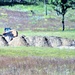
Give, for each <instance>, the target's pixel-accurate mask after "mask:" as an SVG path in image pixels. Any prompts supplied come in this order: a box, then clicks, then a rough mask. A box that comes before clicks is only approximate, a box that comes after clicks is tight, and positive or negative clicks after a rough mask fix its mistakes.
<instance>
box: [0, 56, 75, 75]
mask: <svg viewBox="0 0 75 75" xmlns="http://www.w3.org/2000/svg"><path fill="white" fill-rule="evenodd" d="M1 61H3V63H1ZM0 75H75V58H68V59H61V58H43V57H23V58H20V57H17V58H12V57H0Z"/></svg>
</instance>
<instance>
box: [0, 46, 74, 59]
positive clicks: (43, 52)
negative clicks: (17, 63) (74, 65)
mask: <svg viewBox="0 0 75 75" xmlns="http://www.w3.org/2000/svg"><path fill="white" fill-rule="evenodd" d="M0 56H20V57H24V56H41V57H61V58H67V57H75V50H69V49H58V48H48V47H47V48H46V47H44V48H42V47H14V48H13V47H1V48H0Z"/></svg>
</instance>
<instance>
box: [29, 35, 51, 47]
mask: <svg viewBox="0 0 75 75" xmlns="http://www.w3.org/2000/svg"><path fill="white" fill-rule="evenodd" d="M28 43H29V44H30V45H31V46H37V47H51V45H50V43H48V40H47V38H46V37H44V36H33V37H28Z"/></svg>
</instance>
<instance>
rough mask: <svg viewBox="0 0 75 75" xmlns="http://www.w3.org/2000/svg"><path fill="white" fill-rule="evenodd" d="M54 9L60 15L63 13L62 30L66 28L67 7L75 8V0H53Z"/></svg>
mask: <svg viewBox="0 0 75 75" xmlns="http://www.w3.org/2000/svg"><path fill="white" fill-rule="evenodd" d="M51 4H52V5H53V9H54V10H55V11H56V12H57V14H58V15H62V30H63V31H64V30H65V24H64V18H65V14H66V12H67V9H69V8H72V9H75V1H74V0H51Z"/></svg>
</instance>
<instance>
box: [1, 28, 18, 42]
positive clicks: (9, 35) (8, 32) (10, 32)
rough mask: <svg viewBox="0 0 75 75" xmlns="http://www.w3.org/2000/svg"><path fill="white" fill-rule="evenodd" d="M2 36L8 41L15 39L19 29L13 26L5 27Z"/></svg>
mask: <svg viewBox="0 0 75 75" xmlns="http://www.w3.org/2000/svg"><path fill="white" fill-rule="evenodd" d="M2 36H3V37H4V38H5V39H6V40H7V42H9V41H11V40H13V38H15V37H17V36H18V31H16V30H15V29H11V28H4V32H3V34H2Z"/></svg>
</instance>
